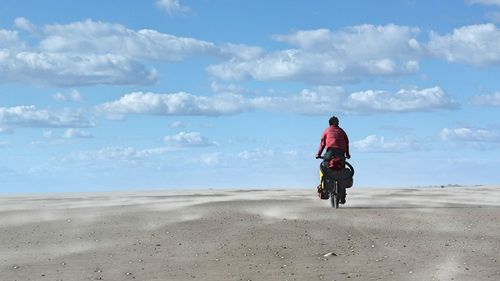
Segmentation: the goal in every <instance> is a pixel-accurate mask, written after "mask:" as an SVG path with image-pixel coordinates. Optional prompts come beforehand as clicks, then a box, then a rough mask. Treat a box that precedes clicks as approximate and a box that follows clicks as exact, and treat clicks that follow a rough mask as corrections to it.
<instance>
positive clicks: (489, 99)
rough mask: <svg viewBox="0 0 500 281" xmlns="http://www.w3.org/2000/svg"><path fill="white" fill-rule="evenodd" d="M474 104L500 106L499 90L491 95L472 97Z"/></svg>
mask: <svg viewBox="0 0 500 281" xmlns="http://www.w3.org/2000/svg"><path fill="white" fill-rule="evenodd" d="M472 103H473V104H475V105H489V106H500V92H496V93H494V94H491V95H478V96H475V97H474V98H473V99H472Z"/></svg>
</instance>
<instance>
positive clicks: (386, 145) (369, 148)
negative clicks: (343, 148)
mask: <svg viewBox="0 0 500 281" xmlns="http://www.w3.org/2000/svg"><path fill="white" fill-rule="evenodd" d="M351 147H352V148H353V149H354V150H357V151H360V152H382V153H384V152H410V151H417V150H421V149H422V145H421V144H420V143H419V142H417V141H415V140H411V139H409V138H400V139H395V140H390V141H388V140H386V139H385V138H384V137H383V136H377V135H369V136H367V137H366V138H364V139H362V140H358V141H354V142H352V143H351Z"/></svg>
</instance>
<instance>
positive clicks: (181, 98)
mask: <svg viewBox="0 0 500 281" xmlns="http://www.w3.org/2000/svg"><path fill="white" fill-rule="evenodd" d="M238 91H239V90H238ZM238 91H237V92H238ZM457 107H458V104H457V103H456V102H455V101H454V100H453V99H452V98H451V97H450V96H449V95H447V94H446V93H445V92H444V91H443V90H442V89H441V88H439V87H433V88H427V89H402V90H400V91H398V92H396V93H395V94H391V93H389V92H385V91H372V90H370V91H363V92H355V93H346V92H345V91H344V90H343V89H342V88H340V87H331V86H321V87H315V88H313V89H304V90H302V91H301V92H300V93H298V94H292V95H286V96H257V97H245V96H244V95H242V94H239V93H231V92H228V89H227V88H226V89H224V92H223V93H222V94H216V95H214V96H195V95H192V94H189V93H184V92H180V93H173V94H156V93H142V92H136V93H130V94H126V95H124V96H122V97H121V98H120V99H118V100H116V101H111V102H107V103H104V104H101V105H99V106H97V110H98V111H99V112H102V113H103V114H106V115H108V116H111V117H114V116H122V115H126V114H148V115H204V116H219V115H231V114H237V113H242V112H247V111H253V110H264V111H271V112H290V113H297V114H305V115H323V114H331V113H332V112H342V113H347V114H372V113H378V112H415V111H435V110H451V109H455V108H457Z"/></svg>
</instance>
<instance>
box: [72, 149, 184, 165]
mask: <svg viewBox="0 0 500 281" xmlns="http://www.w3.org/2000/svg"><path fill="white" fill-rule="evenodd" d="M175 150H176V149H174V148H171V147H156V148H148V149H137V148H134V147H119V146H114V147H105V148H102V149H99V150H89V151H80V152H78V153H76V154H75V155H72V156H70V157H68V158H67V159H66V160H73V159H76V160H81V161H137V160H142V159H147V158H151V157H154V156H159V155H163V154H166V153H169V152H172V151H175Z"/></svg>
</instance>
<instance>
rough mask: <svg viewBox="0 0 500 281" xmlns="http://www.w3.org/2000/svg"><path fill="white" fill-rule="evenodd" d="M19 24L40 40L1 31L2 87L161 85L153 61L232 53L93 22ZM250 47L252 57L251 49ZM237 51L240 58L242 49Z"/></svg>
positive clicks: (207, 44) (200, 43) (152, 32)
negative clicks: (28, 41)
mask: <svg viewBox="0 0 500 281" xmlns="http://www.w3.org/2000/svg"><path fill="white" fill-rule="evenodd" d="M15 25H16V26H17V27H18V28H20V29H23V30H28V31H33V32H35V31H36V33H37V37H36V38H35V40H36V41H35V42H34V43H33V45H32V46H28V47H26V45H27V44H26V43H25V42H22V41H20V39H19V36H18V32H17V31H9V30H2V29H0V83H4V82H15V83H29V84H36V85H49V86H63V87H68V86H83V85H98V84H104V85H131V84H132V85H151V84H154V83H156V82H157V81H158V74H157V72H156V70H155V69H154V68H148V67H146V66H145V63H147V62H149V61H161V62H170V61H179V60H182V59H184V58H185V57H187V56H193V55H210V56H217V57H219V56H221V55H224V53H228V54H225V56H229V55H231V52H230V51H228V50H226V51H224V50H223V49H221V50H219V49H218V48H217V47H216V46H215V45H214V44H213V43H211V42H206V41H202V40H196V39H193V38H186V37H177V36H174V35H170V34H165V33H161V32H158V31H156V30H150V29H140V30H132V29H128V28H126V27H125V26H123V25H120V24H112V23H106V22H99V21H92V20H90V19H89V20H85V21H79V22H73V23H68V24H52V25H45V26H41V27H37V26H35V25H33V24H32V23H31V22H29V20H27V19H25V18H17V19H16V20H15ZM235 46H236V45H235ZM247 48H248V49H249V51H248V53H250V54H251V51H250V50H251V48H250V47H247ZM226 49H227V48H226ZM233 49H235V50H233V52H232V55H235V54H236V49H238V48H236V47H234V48H233ZM240 49H242V48H240Z"/></svg>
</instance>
